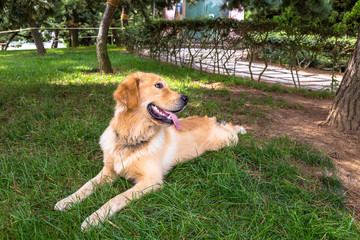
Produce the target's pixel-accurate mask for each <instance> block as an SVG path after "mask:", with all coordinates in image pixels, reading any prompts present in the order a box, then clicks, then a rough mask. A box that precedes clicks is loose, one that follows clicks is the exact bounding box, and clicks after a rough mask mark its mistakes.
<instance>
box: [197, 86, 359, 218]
mask: <svg viewBox="0 0 360 240" xmlns="http://www.w3.org/2000/svg"><path fill="white" fill-rule="evenodd" d="M202 85H203V84H202ZM203 86H206V87H209V88H222V87H223V86H221V85H219V84H209V85H203ZM225 88H226V89H228V90H230V91H231V99H237V98H240V97H241V95H242V94H243V93H244V92H246V93H250V94H252V95H254V96H263V97H267V96H271V97H272V99H275V100H276V99H283V100H285V101H286V102H288V103H289V105H292V106H299V107H294V108H291V107H290V108H289V107H286V108H275V109H274V108H264V111H265V116H264V117H262V118H261V122H258V123H256V124H255V123H254V124H252V123H249V124H244V126H245V128H246V129H247V130H248V131H249V132H251V133H252V135H253V136H256V137H259V138H263V139H266V138H270V137H280V136H285V135H286V136H289V137H290V138H292V139H296V140H299V141H303V142H306V143H308V144H310V145H312V146H313V147H314V148H317V149H319V150H321V151H322V152H324V153H325V154H327V155H328V156H330V157H331V158H332V159H333V161H334V163H335V165H336V167H337V174H338V177H339V178H340V179H341V180H342V182H343V184H344V186H345V187H346V190H347V192H346V195H347V197H348V199H349V200H348V206H350V207H352V208H353V209H354V208H355V210H356V212H358V213H360V136H357V135H351V134H346V133H342V132H338V131H336V130H334V129H333V128H331V127H329V126H327V125H322V124H321V123H322V122H323V121H324V120H325V119H326V117H327V115H328V113H329V110H330V107H331V104H332V101H333V100H332V99H325V100H323V99H313V98H308V97H304V96H302V95H301V94H288V93H278V92H262V91H260V90H257V89H252V88H248V87H242V86H241V87H240V86H231V87H225ZM359 216H360V215H359Z"/></svg>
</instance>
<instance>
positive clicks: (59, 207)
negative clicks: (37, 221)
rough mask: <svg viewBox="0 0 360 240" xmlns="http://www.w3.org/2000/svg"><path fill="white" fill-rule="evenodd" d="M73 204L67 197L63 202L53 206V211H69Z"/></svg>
mask: <svg viewBox="0 0 360 240" xmlns="http://www.w3.org/2000/svg"><path fill="white" fill-rule="evenodd" d="M73 204H74V202H73V201H72V200H71V198H69V197H67V198H64V199H63V200H60V201H58V202H57V203H56V204H55V207H54V209H55V210H56V211H62V212H64V211H66V210H68V209H70V208H71V207H72V205H73Z"/></svg>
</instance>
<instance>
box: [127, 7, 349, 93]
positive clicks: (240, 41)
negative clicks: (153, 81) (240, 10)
mask: <svg viewBox="0 0 360 240" xmlns="http://www.w3.org/2000/svg"><path fill="white" fill-rule="evenodd" d="M319 24H320V23H319V22H309V21H305V20H301V19H300V18H299V16H294V15H293V14H292V13H291V12H288V13H287V14H284V15H283V16H281V17H277V18H274V19H273V20H259V21H257V22H252V21H236V20H232V19H221V18H219V19H207V18H205V19H190V20H189V19H185V20H181V21H167V20H156V21H150V22H148V23H147V24H145V25H143V24H142V25H134V26H131V27H129V28H127V29H125V30H124V31H123V32H122V38H123V39H124V40H123V41H124V43H125V44H126V47H127V48H128V49H133V50H134V51H136V52H137V53H138V54H148V55H149V56H150V57H151V58H154V59H162V60H165V61H166V62H171V63H175V64H180V65H182V66H189V67H193V66H194V65H195V64H196V65H197V66H198V68H200V70H202V71H212V72H213V73H226V74H230V75H231V74H234V73H235V66H236V61H240V60H248V61H249V66H250V67H249V70H250V73H251V63H252V62H253V61H255V60H254V59H257V60H262V61H264V63H265V68H264V70H265V69H266V66H267V62H268V61H272V62H277V61H280V63H281V64H287V65H288V67H289V68H290V70H291V71H292V73H293V74H292V76H293V82H294V85H295V86H297V87H300V81H299V78H298V74H297V72H298V70H299V68H300V67H301V68H307V67H309V66H314V65H315V64H317V63H318V61H319V58H321V59H327V61H329V62H328V63H326V64H323V65H324V67H325V68H330V69H332V70H333V73H334V71H336V70H339V69H340V70H341V69H343V68H344V66H345V65H346V62H347V60H348V57H349V56H350V55H351V54H352V52H353V44H354V43H355V41H354V39H352V38H340V37H339V35H340V33H341V32H339V29H338V28H336V27H334V28H329V29H322V28H321V27H320V25H319ZM231 58H232V59H235V62H234V63H233V65H230V64H229V59H231ZM209 63H215V64H212V66H209V65H210V64H209ZM220 66H221V67H220ZM229 66H230V67H229ZM223 69H224V70H223ZM264 70H263V71H264ZM293 70H294V71H293ZM260 78H261V74H260V76H259V78H258V81H260ZM332 90H334V89H333V88H332Z"/></svg>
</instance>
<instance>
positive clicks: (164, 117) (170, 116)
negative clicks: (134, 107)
mask: <svg viewBox="0 0 360 240" xmlns="http://www.w3.org/2000/svg"><path fill="white" fill-rule="evenodd" d="M147 108H148V111H149V113H150V115H151V117H152V118H154V119H156V120H159V121H161V122H163V123H167V124H174V125H175V128H176V129H177V130H180V129H181V126H180V123H179V119H178V118H177V116H176V115H175V113H174V112H179V111H174V112H170V111H166V110H164V109H161V108H159V107H157V106H155V105H154V104H152V103H150V104H149V105H148V107H147Z"/></svg>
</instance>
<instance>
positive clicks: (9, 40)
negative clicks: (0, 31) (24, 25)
mask: <svg viewBox="0 0 360 240" xmlns="http://www.w3.org/2000/svg"><path fill="white" fill-rule="evenodd" d="M16 35H18V32H14V33H13V34H11V36H10V38H9V39H8V40H7V41H6V44H5V47H4V50H7V48H8V47H9V45H10V42H11V41H12V40H13V39H14V37H15V36H16Z"/></svg>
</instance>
